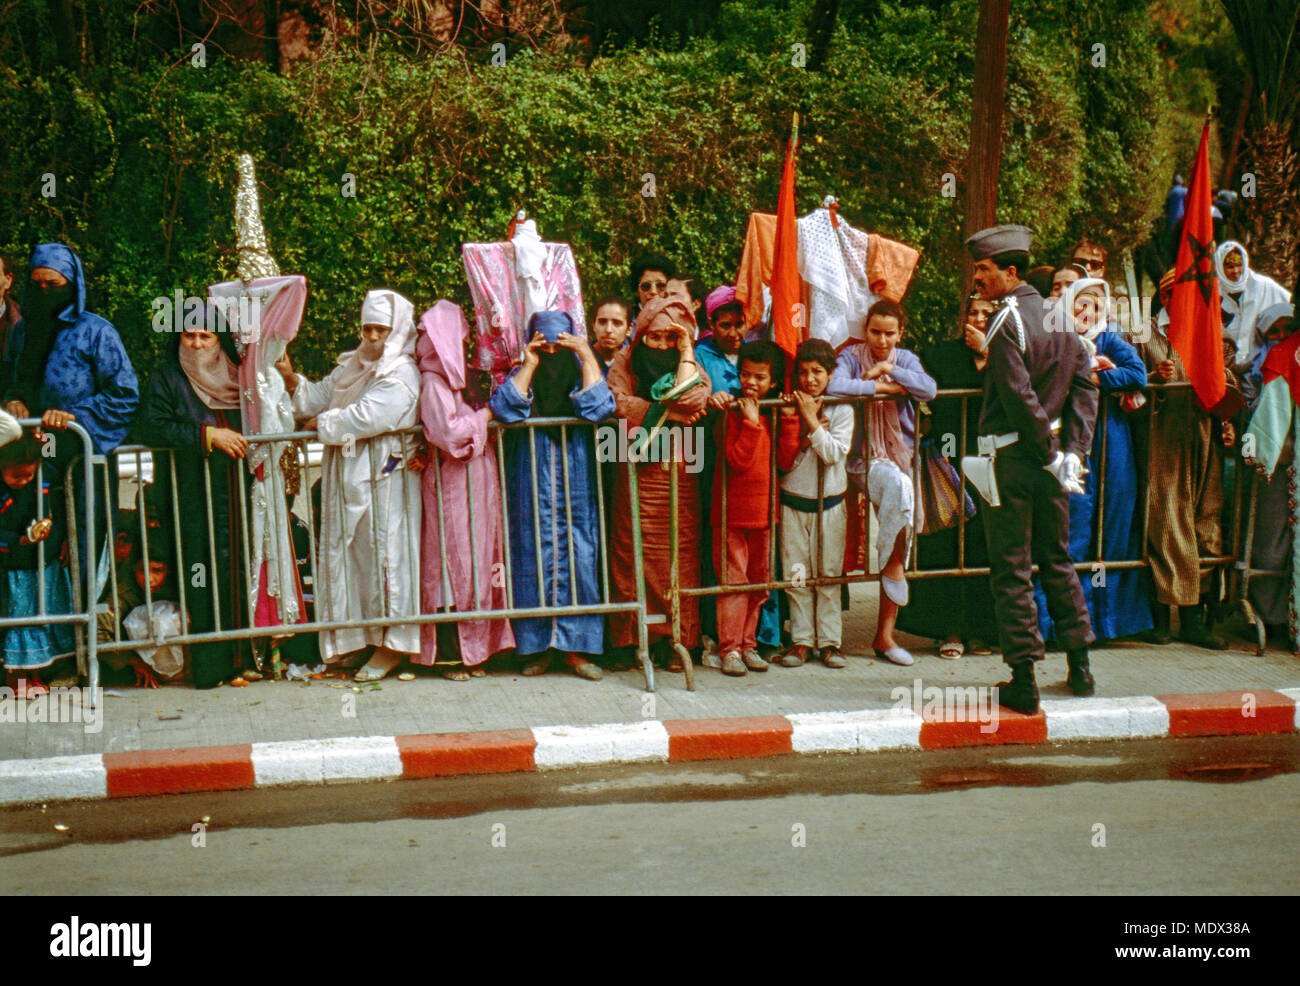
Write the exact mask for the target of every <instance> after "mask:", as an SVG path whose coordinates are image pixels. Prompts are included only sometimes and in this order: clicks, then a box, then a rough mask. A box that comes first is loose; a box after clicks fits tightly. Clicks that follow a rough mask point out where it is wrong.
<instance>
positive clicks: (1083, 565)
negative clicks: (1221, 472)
mask: <svg viewBox="0 0 1300 986" xmlns="http://www.w3.org/2000/svg"><path fill="white" fill-rule="evenodd" d="M1178 390H1191V384H1190V383H1164V382H1161V383H1148V384H1147V385H1146V386H1145V387H1143V388H1142V392H1143V393H1145V394H1147V395H1148V400H1147V401H1146V403H1145V404H1144V406H1143V407H1142V408H1141V409H1139V410H1138V411H1137V412H1136V413H1134V412H1129V414H1130V420H1134V419H1135V418H1136V416H1137V415H1139V414H1141V415H1145V417H1146V425H1147V427H1148V429H1149V428H1150V425H1151V422H1152V416H1153V415H1154V413H1155V401H1154V400H1152V399H1150V398H1151V397H1152V396H1154V394H1156V393H1160V392H1168V391H1178ZM982 396H983V391H982V390H980V389H976V388H947V389H941V390H939V391H938V392H937V394H936V396H935V398H934V400H935V401H938V400H958V401H960V405H961V406H960V417H959V421H960V434H959V435H958V436H957V450H958V451H957V455H956V456H954V457H953V458H954V459H955V460H956V461H953V462H952V465H953V468H954V469H955V470H956V472H957V474H958V476H959V477H960V479H961V490H963V491H966V492H969V493H970V495H971V497H972V498H973V499H974V500H975V502H976V507H977V509H985V506H984V505H982V503H981V501H980V500H979V497H978V494H976V493H975V492H974V487H972V486H970V485H969V484H968V483H967V482H966V475H965V471H964V469H963V468H962V464H961V461H960V460H961V456H962V455H971V454H974V450H973V449H972V448H971V447H970V444H969V443H968V440H969V438H970V437H971V436H968V434H967V422H968V413H967V412H968V402H969V401H970V400H971V399H972V398H975V399H977V400H980V399H982ZM875 401H899V402H902V401H912V398H910V397H908V396H906V395H887V396H879V397H831V396H827V397H826V398H825V404H826V405H828V406H829V405H833V404H852V405H857V406H859V407H861V408H865V407H866V405H868V404H870V403H872V402H875ZM913 403H916V402H915V401H913ZM926 403H931V404H932V403H934V401H930V402H926ZM759 405H760V407H761V408H762V409H763V410H764V412H766V413H767V414H768V415H769V416H770V426H771V434H772V443H771V447H772V454H771V470H772V471H771V501H770V509H771V511H772V516H773V517H774V518H775V517H777V516H779V506H778V502H779V500H778V497H779V488H780V477H779V474H778V471H777V468H776V454H777V445H778V435H779V430H778V429H779V422H778V414H779V410H780V408H781V407H782V406H784V402H783V401H781V400H780V399H767V400H763V401H760V402H759ZM1107 405H1108V401H1107V400H1106V395H1105V394H1103V395H1102V399H1101V401H1100V405H1099V411H1098V417H1097V425H1096V428H1097V433H1099V434H1100V435H1101V448H1100V456H1101V461H1102V462H1103V463H1104V462H1105V460H1106V444H1107V439H1106V421H1107V415H1108V413H1109V411H1108V407H1107ZM860 420H861V422H862V424H863V432H864V439H863V445H862V446H861V447H862V448H868V447H870V441H871V435H870V427H871V416H870V415H869V414H862V415H861V417H860ZM919 432H920V415H919V414H918V416H917V434H916V436H915V441H914V443H913V449H912V490H913V498H914V503H919V502H920V500H921V491H920V482H921V445H922V442H921V435H920V433H919ZM855 434H856V432H855ZM1135 441H1136V437H1135ZM1151 448H1152V443H1151V442H1150V441H1149V440H1148V441H1147V442H1146V443H1145V450H1144V451H1145V455H1146V462H1145V468H1144V469H1143V470H1142V471H1141V472H1140V473H1139V477H1138V479H1139V495H1141V497H1142V508H1141V510H1140V520H1141V537H1140V542H1139V543H1140V548H1139V552H1138V557H1137V558H1106V557H1104V556H1103V551H1102V533H1103V518H1104V517H1105V505H1106V483H1105V471H1104V469H1103V471H1102V474H1101V475H1100V476H1099V477H1098V478H1097V492H1096V505H1095V511H1094V517H1095V518H1096V520H1095V523H1096V534H1095V537H1094V539H1093V545H1094V547H1093V552H1092V554H1093V557H1091V558H1088V559H1084V560H1082V561H1078V562H1075V565H1074V567H1075V569H1076V571H1083V570H1088V571H1091V570H1093V566H1094V565H1097V564H1100V565H1101V566H1102V568H1103V571H1105V570H1125V569H1144V568H1146V567H1147V566H1148V565H1149V564H1150V541H1149V537H1148V534H1149V525H1150V516H1149V515H1150V503H1151V497H1152V495H1155V494H1153V493H1152V492H1151V490H1150V489H1149V483H1148V479H1149V477H1150V474H1151ZM1240 448H1241V436H1240V435H1238V436H1237V441H1236V442H1235V443H1234V446H1233V448H1232V449H1231V451H1230V453H1228V454H1230V455H1231V456H1232V457H1233V458H1234V459H1235V460H1236V461H1237V462H1238V463H1240V462H1241V453H1240ZM855 451H860V449H858V450H855V449H853V448H851V449H850V450H849V461H850V462H851V461H852V459H853V457H854V453H855ZM1226 458H1227V455H1225V459H1226ZM1084 464H1085V466H1087V461H1086V459H1085V463H1084ZM817 466H818V495H817V501H818V511H817V524H816V527H815V533H814V535H813V546H814V559H815V560H814V564H813V566H812V567H813V573H812V574H810V575H808V576H807V577H803V578H801V579H800V580H799V582H798V583H796V582H795V581H794V580H793V579H790V578H778V577H776V573H778V572H780V571H781V568H780V550H779V543H778V538H777V537H775V536H774V537H773V538H772V541H771V549H770V552H769V560H768V561H769V567H768V572H769V573H770V575H771V577H770V578H769V579H768V580H767V581H766V582H758V583H743V584H742V583H732V584H727V581H726V574H725V573H726V552H725V551H724V552H723V553H722V555H721V556H720V561H721V570H720V571H719V572H718V573H717V574H718V584H716V585H711V586H704V585H702V586H699V587H698V588H681V587H680V586H679V584H678V583H679V573H678V572H677V570H676V568H674V572H673V582H672V584H673V586H674V587H675V592H676V594H677V595H678V596H680V597H683V598H685V597H702V596H720V595H725V594H730V593H742V592H750V591H754V592H757V591H769V592H770V591H776V590H789V589H792V588H796V589H815V588H816V587H818V586H824V585H839V584H855V583H863V582H875V581H878V580H879V577H880V575H879V572H873V571H871V567H872V566H871V562H870V558H871V554H872V550H871V544H870V537H869V530H868V528H867V526H866V525H864V527H863V530H862V537H863V539H864V552H863V554H864V560H865V564H864V566H863V568H862V570H861V571H845V572H844V573H843V574H842V575H838V576H829V577H828V576H822V575H821V562H822V558H821V542H822V531H821V523H820V520H821V516H822V512H823V508H822V506H821V505H822V503H823V502H824V500H825V496H824V493H823V489H824V477H825V468H826V467H825V464H824V463H822V462H821V460H820V459H818V461H817ZM716 468H717V469H718V470H721V471H723V472H724V474H725V470H727V469H728V465H727V462H726V458H725V455H723V454H722V453H721V451H719V454H718V457H717V466H716ZM1238 473H1239V476H1240V474H1241V470H1240V467H1239V470H1238ZM864 479H865V473H864ZM671 482H672V486H673V495H674V500H675V497H676V495H677V491H676V487H677V474H676V471H674V472H673V474H672V480H671ZM1241 487H1242V483H1241V482H1240V480H1239V481H1238V482H1237V484H1236V495H1235V496H1234V497H1233V500H1232V504H1231V509H1232V520H1231V523H1230V524H1225V525H1224V528H1225V531H1226V530H1230V531H1231V550H1230V551H1227V552H1223V553H1220V554H1217V555H1209V556H1205V555H1202V556H1200V560H1199V562H1200V569H1201V570H1202V571H1204V570H1205V569H1206V568H1212V569H1217V570H1218V577H1219V578H1220V579H1221V580H1222V582H1221V592H1222V595H1223V596H1224V597H1225V598H1226V599H1227V600H1228V601H1230V602H1234V603H1242V604H1244V608H1245V609H1246V611H1247V618H1248V619H1251V618H1252V614H1251V613H1250V610H1249V602H1248V601H1246V598H1245V596H1246V593H1245V588H1244V587H1243V584H1242V582H1239V583H1238V586H1237V589H1236V591H1235V592H1234V591H1233V586H1232V585H1231V583H1230V579H1231V577H1232V575H1233V566H1238V559H1239V558H1240V557H1241V537H1240V535H1241V517H1242V497H1241ZM857 492H860V493H861V494H862V495H863V496H865V495H866V493H865V490H857V488H856V487H855V484H854V481H853V477H852V476H850V477H849V480H848V490H847V493H848V494H849V495H848V496H847V497H846V499H845V503H846V505H850V504H852V503H853V502H854V501H855V500H856V497H855V496H854V494H855V493H857ZM720 501H721V502H720V506H721V511H722V521H721V524H717V523H715V524H714V527H715V529H719V528H721V529H725V524H726V515H727V494H726V484H725V483H724V485H723V488H722V492H721V496H720ZM1254 506H1255V504H1254V500H1253V498H1252V501H1251V504H1250V515H1249V517H1250V524H1251V525H1252V526H1251V530H1252V531H1253V523H1254ZM849 509H853V507H852V506H849ZM872 509H873V508H871V506H870V504H869V502H868V504H867V507H866V513H867V515H868V516H869V515H870V512H871V510H872ZM675 516H676V514H675V512H674V517H675ZM957 517H958V523H957V525H956V526H957V531H958V534H957V552H958V555H957V558H958V560H957V565H956V567H950V568H924V569H922V568H920V567H919V564H918V548H919V542H920V539H921V538H922V537H924V536H926V535H923V534H921V533H920V531H919V530H915V531H914V532H913V536H912V539H911V545H910V552H909V559H908V563H907V577H908V579H909V580H911V579H914V578H916V579H935V578H950V577H953V576H981V575H983V576H987V575H988V574H989V568H988V566H982V567H972V566H967V565H966V511H965V509H964V508H962V506H961V505H960V503H959V507H958V511H957ZM1227 540H1228V539H1227V537H1223V541H1224V542H1225V546H1226V541H1227ZM673 561H674V566H676V564H677V559H676V556H675V555H674V559H673ZM1034 571H1035V572H1037V566H1034ZM1244 574H1245V575H1247V576H1248V575H1251V574H1253V575H1260V574H1263V575H1274V574H1289V573H1281V572H1273V571H1267V572H1260V571H1253V570H1252V571H1248V572H1246V573H1244ZM817 596H818V594H817V593H816V592H815V591H814V592H813V593H812V604H813V622H814V625H816V618H817V610H816V607H817ZM1151 602H1152V603H1153V604H1154V603H1155V596H1154V593H1153V594H1152V599H1151ZM679 608H680V602H678V601H677V600H673V602H672V609H673V612H674V614H676V612H677V611H678V610H679ZM674 620H675V615H674ZM1261 633H1262V630H1261ZM1261 652H1262V651H1261Z"/></svg>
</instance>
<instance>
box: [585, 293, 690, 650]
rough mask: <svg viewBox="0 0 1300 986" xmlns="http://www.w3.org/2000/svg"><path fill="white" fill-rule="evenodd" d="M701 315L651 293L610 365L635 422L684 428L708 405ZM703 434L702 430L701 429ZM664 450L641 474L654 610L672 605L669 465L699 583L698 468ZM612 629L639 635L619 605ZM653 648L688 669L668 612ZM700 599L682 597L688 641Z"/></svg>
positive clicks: (621, 501) (617, 501)
mask: <svg viewBox="0 0 1300 986" xmlns="http://www.w3.org/2000/svg"><path fill="white" fill-rule="evenodd" d="M694 336H695V320H694V318H693V317H692V316H691V313H690V311H689V309H687V307H686V306H685V305H684V304H682V303H681V302H680V301H677V300H675V299H672V298H651V299H650V300H649V301H647V302H646V303H645V305H644V306H643V307H642V309H641V311H640V313H639V314H638V315H637V318H636V337H635V338H634V339H633V341H632V345H631V346H630V347H629V348H627V349H624V350H622V351H621V352H619V353H618V355H616V356H615V357H614V360H613V362H612V363H610V365H609V375H608V377H607V379H608V380H609V389H610V391H611V392H613V394H614V400H615V402H616V405H617V409H618V410H617V413H618V416H619V417H620V418H623V419H625V420H626V422H627V428H628V430H629V432H631V431H632V429H634V428H638V427H640V428H644V429H646V430H647V431H650V430H658V429H659V428H661V427H662V429H663V430H662V431H658V434H660V435H661V436H662V435H665V433H666V432H668V433H669V434H671V432H670V431H669V430H670V429H671V430H672V431H678V433H679V435H680V434H681V432H682V431H684V429H685V428H687V427H690V426H691V425H694V424H695V423H696V422H697V421H698V420H699V419H700V418H701V417H703V415H704V411H705V407H706V406H707V404H708V400H709V394H710V393H711V390H710V387H709V376H708V374H707V373H706V372H705V371H704V370H702V369H701V368H700V367H699V366H698V364H697V363H696V361H695V348H694V343H693V339H694ZM697 434H698V433H697ZM649 450H650V451H652V452H653V451H657V452H658V453H660V454H659V455H658V457H657V458H651V459H650V460H649V461H641V462H639V463H638V465H636V466H635V468H636V474H637V500H636V509H637V510H639V511H640V515H641V551H642V558H643V563H644V569H645V587H646V595H647V600H646V604H647V609H648V611H649V612H650V613H662V614H664V615H668V614H669V613H670V610H669V606H668V596H669V589H670V583H671V548H670V538H669V534H670V531H671V523H672V517H671V510H672V507H671V502H672V501H671V490H670V486H669V480H670V479H671V473H670V472H669V470H670V469H672V470H676V472H677V551H678V555H677V561H678V566H679V569H678V570H679V578H680V586H681V587H682V588H684V589H685V588H694V587H696V586H698V585H699V584H700V554H699V538H700V497H699V484H698V483H697V482H696V479H695V474H694V473H693V472H691V471H690V469H689V468H688V465H689V464H688V463H687V462H686V459H685V455H684V451H685V444H684V442H679V441H670V440H665V439H660V440H659V441H657V442H655V443H651V444H650V445H649ZM627 468H628V467H627V465H626V464H619V465H618V466H617V478H616V480H615V483H616V486H615V493H614V511H613V516H614V519H613V537H612V541H613V543H612V546H611V551H612V555H613V557H611V559H610V574H611V575H613V578H614V588H615V591H616V593H617V595H618V598H619V600H629V599H635V598H636V592H637V587H636V564H635V559H634V558H633V538H632V509H633V504H632V497H631V487H630V486H629V484H628V478H627ZM609 628H610V638H611V639H612V641H613V643H614V645H615V646H616V647H632V646H634V645H635V644H636V642H637V619H636V616H635V615H634V614H629V613H614V614H611V615H610V618H609ZM648 630H649V633H650V639H651V641H652V643H651V653H652V656H653V657H654V658H655V659H656V660H658V661H661V662H667V664H668V667H669V669H670V670H681V665H680V663H678V658H677V656H676V655H675V654H672V653H671V651H670V643H671V636H672V632H673V628H672V624H671V621H667V622H663V623H655V624H651V625H650V626H649V627H648ZM699 635H700V630H699V605H698V602H697V600H696V597H694V596H683V597H682V599H681V637H680V638H679V643H681V644H682V645H683V646H685V647H687V648H691V647H694V646H695V645H696V644H697V643H698V642H699Z"/></svg>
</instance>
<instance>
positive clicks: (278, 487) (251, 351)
mask: <svg viewBox="0 0 1300 986" xmlns="http://www.w3.org/2000/svg"><path fill="white" fill-rule="evenodd" d="M208 296H209V297H210V298H211V299H212V301H213V303H214V304H215V305H216V306H217V308H218V310H219V311H220V312H221V315H222V317H223V319H224V321H225V323H226V326H227V327H228V329H229V330H230V331H232V332H234V333H235V339H236V342H237V344H238V349H239V352H240V353H241V355H242V360H241V362H240V364H239V397H240V414H241V416H242V421H243V431H244V434H245V435H258V434H277V433H279V434H282V433H285V432H290V431H293V429H294V417H293V405H292V403H291V402H290V400H289V395H288V393H287V392H286V391H285V389H284V381H283V380H282V379H281V377H280V373H279V371H278V370H276V369H275V363H276V361H277V360H279V359H280V357H281V356H283V355H284V351H285V348H286V347H287V346H288V344H289V343H290V342H291V341H292V340H293V338H294V337H295V336H297V334H298V325H299V324H300V323H301V322H302V313H303V309H304V308H305V307H306V304H307V278H305V277H303V276H302V275H300V274H293V275H285V276H276V277H258V278H255V279H253V280H251V281H249V282H247V283H245V282H243V281H223V282H222V283H220V284H214V285H212V286H211V287H209V288H208ZM287 447H288V443H286V442H264V443H259V444H257V445H254V446H252V447H250V448H249V450H248V459H247V462H248V469H249V472H250V473H251V474H252V477H253V478H252V488H251V490H250V493H251V497H250V499H251V501H252V502H251V504H250V508H249V514H248V519H249V525H250V527H251V528H252V530H251V531H250V537H249V540H250V543H251V544H250V547H251V551H250V558H249V559H248V563H249V578H248V605H249V611H250V612H251V613H252V614H253V625H254V626H281V625H285V624H293V623H303V622H305V621H306V619H307V608H306V605H305V604H304V602H303V598H302V586H301V585H300V583H299V580H298V566H297V563H296V560H295V555H294V551H293V543H292V540H291V534H290V521H289V504H288V498H287V497H286V495H285V490H284V476H283V475H282V474H281V471H280V456H281V454H282V453H283V452H284V450H285V449H286V448H287Z"/></svg>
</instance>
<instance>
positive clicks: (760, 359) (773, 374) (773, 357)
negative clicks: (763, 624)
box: [709, 340, 785, 676]
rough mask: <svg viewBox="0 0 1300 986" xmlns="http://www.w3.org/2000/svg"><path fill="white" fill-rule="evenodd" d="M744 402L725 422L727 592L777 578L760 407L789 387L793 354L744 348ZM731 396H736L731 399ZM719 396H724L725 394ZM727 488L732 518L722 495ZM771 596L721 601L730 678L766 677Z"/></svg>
mask: <svg viewBox="0 0 1300 986" xmlns="http://www.w3.org/2000/svg"><path fill="white" fill-rule="evenodd" d="M738 362H739V369H740V398H739V399H736V398H732V399H731V400H729V401H727V402H726V409H725V410H724V412H723V415H722V418H721V420H720V421H719V422H718V425H717V429H718V436H717V442H718V447H719V448H720V449H722V451H723V459H724V462H723V463H720V465H721V466H722V468H720V469H719V470H718V471H717V474H716V475H715V477H714V481H713V509H712V510H711V511H710V514H709V516H710V517H711V518H712V520H713V523H714V537H713V560H714V567H715V570H716V571H717V573H718V577H719V579H721V583H722V584H723V585H746V584H749V585H754V584H761V583H763V582H767V581H768V580H769V579H770V578H771V568H770V566H769V564H768V559H769V557H770V554H771V549H772V525H773V524H774V523H775V520H774V518H773V516H772V430H771V429H772V426H771V422H770V421H769V420H768V418H767V417H766V416H765V415H763V414H761V413H760V411H759V407H758V402H759V401H760V400H762V399H763V398H765V397H771V396H776V395H778V394H779V393H780V391H781V387H782V385H783V384H784V383H785V353H783V352H782V351H781V348H780V347H779V346H777V345H776V344H775V343H772V342H767V341H765V340H761V341H758V342H747V343H745V345H743V346H741V347H740V354H739V358H738ZM728 396H730V395H728ZM714 397H718V395H717V394H715V395H714ZM724 484H725V489H726V494H727V497H726V514H725V517H724V514H723V508H722V493H723V489H724ZM767 596H768V592H767V590H766V589H754V590H751V591H749V592H729V593H724V594H723V595H720V596H718V608H717V612H718V650H719V652H720V653H721V654H722V673H723V674H729V675H737V676H739V675H743V674H745V673H746V671H747V670H749V671H766V670H767V662H766V661H764V660H763V658H762V657H760V656H759V653H758V638H757V634H758V615H759V610H760V609H762V607H763V602H764V600H766V599H767Z"/></svg>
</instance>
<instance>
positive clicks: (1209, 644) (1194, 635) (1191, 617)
mask: <svg viewBox="0 0 1300 986" xmlns="http://www.w3.org/2000/svg"><path fill="white" fill-rule="evenodd" d="M1178 619H1179V624H1180V625H1179V627H1178V639H1179V640H1181V641H1182V642H1183V643H1185V644H1194V645H1196V646H1197V647H1204V648H1205V649H1206V650H1227V647H1228V642H1227V641H1226V640H1224V639H1223V638H1222V637H1220V636H1219V635H1218V634H1217V633H1214V632H1213V631H1211V630H1210V628H1209V627H1208V626H1206V625H1205V614H1204V613H1203V612H1202V611H1201V607H1200V606H1179V607H1178Z"/></svg>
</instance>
